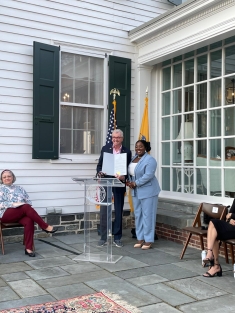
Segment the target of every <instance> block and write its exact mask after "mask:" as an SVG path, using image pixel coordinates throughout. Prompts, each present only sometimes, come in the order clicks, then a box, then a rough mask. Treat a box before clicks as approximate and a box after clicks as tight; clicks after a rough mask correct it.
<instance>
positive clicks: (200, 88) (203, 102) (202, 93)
mask: <svg viewBox="0 0 235 313" xmlns="http://www.w3.org/2000/svg"><path fill="white" fill-rule="evenodd" d="M206 108H207V83H203V84H199V85H197V109H198V110H202V109H206Z"/></svg>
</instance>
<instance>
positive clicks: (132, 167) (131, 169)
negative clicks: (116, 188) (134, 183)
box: [128, 162, 137, 176]
mask: <svg viewBox="0 0 235 313" xmlns="http://www.w3.org/2000/svg"><path fill="white" fill-rule="evenodd" d="M136 165H137V163H133V162H131V163H130V164H129V166H128V173H129V175H132V176H133V175H134V174H135V167H136Z"/></svg>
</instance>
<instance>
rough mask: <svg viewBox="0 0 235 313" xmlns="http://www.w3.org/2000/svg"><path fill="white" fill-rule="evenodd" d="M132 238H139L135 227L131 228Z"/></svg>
mask: <svg viewBox="0 0 235 313" xmlns="http://www.w3.org/2000/svg"><path fill="white" fill-rule="evenodd" d="M131 234H132V238H137V236H136V232H135V228H132V229H131Z"/></svg>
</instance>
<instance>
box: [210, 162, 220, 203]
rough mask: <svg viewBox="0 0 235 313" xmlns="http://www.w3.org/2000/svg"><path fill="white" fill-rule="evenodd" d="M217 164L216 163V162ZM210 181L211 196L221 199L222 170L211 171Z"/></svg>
mask: <svg viewBox="0 0 235 313" xmlns="http://www.w3.org/2000/svg"><path fill="white" fill-rule="evenodd" d="M215 162H216V161H215ZM209 181H210V195H211V196H217V197H221V196H222V193H221V170H220V169H210V170H209Z"/></svg>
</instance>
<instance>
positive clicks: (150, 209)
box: [141, 196, 158, 243]
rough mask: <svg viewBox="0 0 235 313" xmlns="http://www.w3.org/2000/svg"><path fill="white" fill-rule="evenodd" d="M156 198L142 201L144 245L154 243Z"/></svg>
mask: <svg viewBox="0 0 235 313" xmlns="http://www.w3.org/2000/svg"><path fill="white" fill-rule="evenodd" d="M157 203H158V196H155V197H151V198H147V199H142V200H141V205H142V208H143V210H142V214H143V227H144V240H145V242H146V243H153V242H154V235H155V226H156V214H157Z"/></svg>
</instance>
